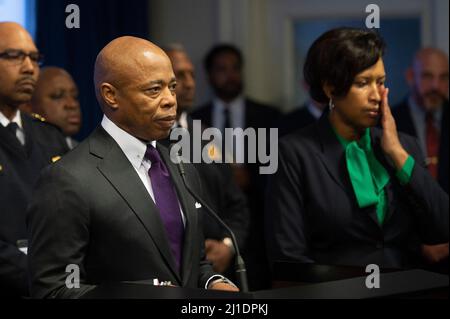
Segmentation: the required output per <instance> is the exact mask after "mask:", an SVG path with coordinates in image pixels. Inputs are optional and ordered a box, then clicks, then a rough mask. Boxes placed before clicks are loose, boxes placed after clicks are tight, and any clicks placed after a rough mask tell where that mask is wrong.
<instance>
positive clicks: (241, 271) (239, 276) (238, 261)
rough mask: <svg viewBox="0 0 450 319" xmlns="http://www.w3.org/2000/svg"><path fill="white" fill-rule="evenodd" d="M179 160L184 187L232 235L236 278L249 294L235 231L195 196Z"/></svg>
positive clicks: (179, 158) (179, 159) (242, 288)
mask: <svg viewBox="0 0 450 319" xmlns="http://www.w3.org/2000/svg"><path fill="white" fill-rule="evenodd" d="M177 158H178V165H177V166H178V171H179V172H180V175H181V179H182V180H183V183H184V186H185V187H186V189H187V190H188V192H189V193H190V194H191V195H192V197H194V198H195V200H196V201H198V202H199V203H200V204H201V205H202V206H203V207H204V208H205V209H206V211H207V212H208V213H209V214H210V215H211V216H212V217H213V218H214V219H215V220H216V221H218V222H219V224H220V225H222V226H223V227H224V228H225V229H226V230H227V232H228V233H229V234H230V236H231V240H232V241H233V245H234V249H235V253H236V256H235V257H236V258H235V260H236V261H235V264H234V268H235V271H236V277H237V279H238V281H239V283H240V287H241V291H242V292H248V283H247V270H246V269H245V263H244V259H242V256H241V253H240V252H239V246H238V244H237V241H236V237H235V236H234V233H233V231H232V230H231V229H230V227H228V225H227V224H225V223H224V222H223V221H222V219H221V218H220V217H219V216H218V215H217V214H216V213H215V212H214V210H213V209H212V208H211V207H209V206H208V205H207V204H206V203H205V201H204V200H203V199H201V198H200V197H199V196H198V195H197V194H195V193H194V192H193V191H192V189H191V188H190V186H189V184H188V182H187V180H186V172H185V170H184V165H183V162H182V160H181V157H180V156H179V155H177Z"/></svg>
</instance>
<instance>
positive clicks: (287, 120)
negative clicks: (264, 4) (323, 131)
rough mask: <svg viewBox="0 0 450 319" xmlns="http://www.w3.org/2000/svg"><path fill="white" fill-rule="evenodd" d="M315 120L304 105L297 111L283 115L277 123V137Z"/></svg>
mask: <svg viewBox="0 0 450 319" xmlns="http://www.w3.org/2000/svg"><path fill="white" fill-rule="evenodd" d="M316 120H317V119H316V118H315V117H314V116H313V115H312V114H311V112H310V111H309V110H308V108H307V107H306V104H305V105H302V106H301V107H299V108H298V109H296V110H294V111H292V112H289V113H287V114H285V115H283V116H282V117H281V119H280V121H278V124H277V127H278V137H282V136H285V135H287V134H289V133H292V132H294V131H296V130H298V129H301V128H302V127H305V126H308V125H310V124H312V123H314V122H315V121H316Z"/></svg>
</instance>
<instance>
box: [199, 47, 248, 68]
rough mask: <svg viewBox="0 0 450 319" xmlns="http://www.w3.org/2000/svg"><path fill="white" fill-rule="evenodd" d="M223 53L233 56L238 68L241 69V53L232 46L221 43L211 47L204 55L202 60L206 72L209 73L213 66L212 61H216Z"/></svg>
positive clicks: (242, 60) (242, 61) (242, 62)
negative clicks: (236, 60)
mask: <svg viewBox="0 0 450 319" xmlns="http://www.w3.org/2000/svg"><path fill="white" fill-rule="evenodd" d="M223 53H231V54H234V55H235V56H236V57H237V59H238V62H239V66H240V67H242V65H243V64H244V58H243V57H242V53H241V51H240V50H239V49H238V48H237V47H235V46H234V45H232V44H227V43H223V44H218V45H216V46H214V47H212V48H211V50H209V52H208V54H206V56H205V60H204V65H205V69H206V71H208V72H209V71H211V69H212V67H213V64H214V60H215V59H216V57H217V56H219V55H221V54H223Z"/></svg>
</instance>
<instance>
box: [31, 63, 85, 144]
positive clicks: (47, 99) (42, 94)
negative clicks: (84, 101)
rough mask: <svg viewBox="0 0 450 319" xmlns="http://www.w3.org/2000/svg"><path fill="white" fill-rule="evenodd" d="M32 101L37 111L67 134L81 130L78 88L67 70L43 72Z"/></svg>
mask: <svg viewBox="0 0 450 319" xmlns="http://www.w3.org/2000/svg"><path fill="white" fill-rule="evenodd" d="M32 103H33V109H34V110H35V111H36V112H37V113H39V114H41V115H42V116H43V117H45V118H46V119H47V121H49V122H50V123H53V124H55V125H56V126H58V127H59V128H61V130H62V131H63V133H64V134H65V135H66V136H72V135H75V134H76V133H78V131H79V130H80V127H81V111H80V103H79V102H78V88H77V86H76V84H75V82H74V81H73V79H72V77H71V76H70V75H69V74H68V73H67V72H65V71H63V70H52V71H48V72H46V71H43V72H41V77H40V78H39V80H38V83H37V86H36V91H35V93H34V95H33V99H32Z"/></svg>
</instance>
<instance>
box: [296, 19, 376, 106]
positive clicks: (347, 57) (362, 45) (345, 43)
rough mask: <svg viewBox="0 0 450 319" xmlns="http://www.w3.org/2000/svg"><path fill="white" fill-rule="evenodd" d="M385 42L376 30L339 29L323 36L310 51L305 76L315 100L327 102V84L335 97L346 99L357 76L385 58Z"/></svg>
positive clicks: (304, 70)
mask: <svg viewBox="0 0 450 319" xmlns="http://www.w3.org/2000/svg"><path fill="white" fill-rule="evenodd" d="M384 50H385V43H384V41H383V39H382V38H381V37H380V36H379V35H378V34H377V33H376V32H374V31H369V30H363V29H356V28H345V27H344V28H337V29H332V30H329V31H327V32H325V33H324V34H322V35H321V36H320V37H319V38H318V39H317V40H316V41H314V43H313V44H312V46H311V47H310V48H309V51H308V54H307V56H306V61H305V65H304V67H303V76H304V79H305V81H306V83H308V85H309V87H310V92H309V93H310V95H311V97H312V98H313V99H314V100H316V101H317V102H320V103H327V102H328V100H329V99H328V97H327V95H326V94H325V92H324V91H323V85H324V84H328V85H330V86H331V87H333V88H334V90H333V92H332V93H333V96H336V97H343V96H345V95H346V94H347V93H348V91H349V90H350V87H351V86H352V83H353V81H354V79H355V76H356V75H357V74H358V73H360V72H362V71H364V70H365V69H367V68H369V67H371V66H373V65H374V64H375V63H377V61H378V60H379V59H380V58H381V57H382V56H383V54H384Z"/></svg>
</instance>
